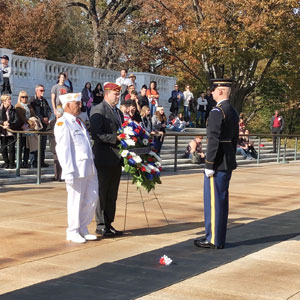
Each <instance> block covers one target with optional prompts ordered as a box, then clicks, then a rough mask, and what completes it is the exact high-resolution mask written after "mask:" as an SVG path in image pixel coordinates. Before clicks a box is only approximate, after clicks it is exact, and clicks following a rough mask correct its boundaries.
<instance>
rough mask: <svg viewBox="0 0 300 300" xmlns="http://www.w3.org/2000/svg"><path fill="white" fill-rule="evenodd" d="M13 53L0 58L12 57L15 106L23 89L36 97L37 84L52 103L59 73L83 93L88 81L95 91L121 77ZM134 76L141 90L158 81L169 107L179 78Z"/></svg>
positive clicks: (163, 102)
mask: <svg viewBox="0 0 300 300" xmlns="http://www.w3.org/2000/svg"><path fill="white" fill-rule="evenodd" d="M13 52H14V51H13V50H10V49H5V48H0V56H2V55H7V56H8V57H9V58H10V60H9V64H10V66H11V67H12V76H11V80H10V82H11V86H12V91H13V95H12V96H13V103H16V101H17V97H18V94H19V91H21V90H25V91H26V92H27V93H28V94H29V96H33V95H34V89H35V86H36V85H37V84H42V85H44V86H45V97H46V98H47V99H48V100H50V91H51V87H52V86H53V85H54V84H55V83H56V82H57V77H58V74H59V73H60V72H65V71H66V72H68V75H69V79H70V80H71V81H72V83H73V87H74V91H75V92H80V91H81V90H82V88H83V87H84V85H85V83H86V82H88V81H89V82H91V84H92V89H94V88H95V86H96V84H97V83H98V82H100V83H101V84H102V85H103V83H104V82H107V81H110V82H115V81H116V79H117V78H118V77H119V76H120V72H119V71H111V70H103V69H98V68H93V67H87V66H80V65H74V64H67V63H62V62H56V61H50V60H45V59H39V58H34V57H26V56H20V55H15V54H13ZM130 73H131V72H130ZM134 74H135V75H136V77H137V79H136V82H137V89H138V90H139V89H140V88H141V86H142V85H143V84H146V85H147V86H149V83H150V81H156V82H157V88H158V91H159V93H160V105H162V106H164V107H165V108H168V107H169V106H170V104H169V103H168V99H169V97H170V95H171V91H172V90H173V86H174V84H175V82H176V78H174V77H167V76H161V75H155V74H151V73H143V72H134ZM49 102H50V101H49Z"/></svg>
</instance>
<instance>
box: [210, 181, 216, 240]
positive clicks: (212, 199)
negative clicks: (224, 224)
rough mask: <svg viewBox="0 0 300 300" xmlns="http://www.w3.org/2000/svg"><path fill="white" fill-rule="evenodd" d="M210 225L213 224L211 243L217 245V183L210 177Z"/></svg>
mask: <svg viewBox="0 0 300 300" xmlns="http://www.w3.org/2000/svg"><path fill="white" fill-rule="evenodd" d="M210 224H211V241H210V242H211V243H212V244H215V224H216V213H215V183H214V177H213V176H211V177H210Z"/></svg>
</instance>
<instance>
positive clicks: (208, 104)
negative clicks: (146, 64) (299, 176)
mask: <svg viewBox="0 0 300 300" xmlns="http://www.w3.org/2000/svg"><path fill="white" fill-rule="evenodd" d="M1 63H2V65H1V72H0V84H2V85H1V86H2V88H1V93H2V96H1V104H0V136H1V152H2V156H3V160H4V164H3V166H2V167H3V168H11V169H13V168H15V167H16V164H15V143H16V137H15V135H14V134H13V133H11V132H10V131H8V130H7V129H12V130H25V131H31V130H39V131H41V132H46V131H47V130H52V129H53V128H54V124H55V120H56V119H57V117H58V116H61V115H62V114H63V110H62V108H61V103H60V100H59V96H60V95H63V94H66V93H70V92H73V84H72V82H71V80H70V79H68V73H67V72H61V73H59V75H58V78H57V82H56V83H55V84H54V85H53V87H52V88H51V105H52V109H51V107H50V105H49V104H48V101H47V100H46V99H45V98H44V93H45V88H44V86H43V85H41V84H40V85H37V86H36V88H35V95H34V96H33V97H31V98H30V99H29V98H28V95H27V92H26V91H21V92H20V93H19V97H18V103H17V104H16V106H15V107H13V105H12V104H11V96H10V93H11V90H10V84H9V76H10V73H11V69H10V67H9V66H8V58H7V57H6V56H3V57H2V58H1ZM5 78H8V79H5ZM116 83H117V84H118V85H120V86H121V93H120V109H121V111H122V112H123V114H124V120H125V121H135V122H137V123H138V124H140V125H141V126H142V127H143V128H144V129H145V130H147V131H148V132H150V133H152V134H156V136H155V137H154V147H155V148H156V151H157V152H158V154H159V153H160V151H161V147H162V145H163V141H164V135H163V134H164V133H165V132H166V129H169V130H173V131H176V132H183V131H185V130H186V128H187V127H195V126H196V127H206V121H207V118H208V114H209V112H210V110H211V109H212V108H213V107H214V106H215V104H216V103H215V101H214V100H213V98H212V95H211V91H210V89H207V91H206V92H204V91H203V92H201V93H200V95H199V97H198V98H196V97H194V94H193V92H192V91H191V88H190V85H186V87H185V91H184V92H181V91H180V89H179V86H178V84H175V85H174V90H173V91H172V92H171V97H170V98H169V101H168V102H169V103H170V104H171V106H170V112H171V113H170V114H169V116H167V115H166V114H165V111H164V108H163V107H162V106H161V105H160V103H159V91H158V90H157V84H156V82H155V81H151V82H150V84H149V87H147V86H146V85H145V84H144V85H142V87H141V88H140V90H139V91H138V90H137V88H136V87H137V84H136V76H135V75H134V74H130V75H129V76H128V77H127V70H126V69H122V70H121V72H120V77H119V78H117V80H116ZM81 94H82V114H81V118H82V120H83V121H85V122H86V124H87V126H88V123H89V122H88V121H89V115H90V111H91V108H92V106H93V105H97V104H99V103H101V102H102V101H103V99H104V92H103V88H102V84H101V83H97V84H96V86H95V87H94V88H93V87H92V84H91V82H86V83H85V85H84V87H83V89H82V91H81ZM52 112H53V114H54V118H53V119H52V120H51V115H52ZM275 117H276V116H275ZM277 119H278V118H277ZM277 119H275V121H276V120H277ZM192 120H194V121H195V123H193V121H192ZM273 123H274V122H273ZM273 123H272V126H273V127H274V126H275V125H274V124H273ZM47 138H48V137H47V135H46V134H45V135H42V136H41V166H42V167H48V164H47V163H46V162H45V150H46V144H47ZM49 140H50V149H51V151H52V153H53V157H54V167H55V179H56V180H61V179H60V174H61V168H60V166H59V163H58V160H57V157H56V153H55V140H54V138H53V136H50V137H49ZM201 142H202V137H201V136H196V137H195V139H193V140H192V141H191V142H190V143H189V144H188V146H187V150H186V154H185V157H189V158H190V159H191V160H192V161H193V162H196V163H201V162H203V160H204V157H205V154H204V152H203V151H202V144H201ZM20 144H21V151H20V162H21V168H36V167H37V136H36V135H34V134H30V133H26V134H22V135H21V143H20ZM237 154H241V155H242V156H243V157H244V158H245V159H255V158H256V151H255V149H254V146H253V143H252V142H251V141H249V131H248V130H246V127H245V122H244V120H243V118H241V119H240V138H239V142H238V147H237Z"/></svg>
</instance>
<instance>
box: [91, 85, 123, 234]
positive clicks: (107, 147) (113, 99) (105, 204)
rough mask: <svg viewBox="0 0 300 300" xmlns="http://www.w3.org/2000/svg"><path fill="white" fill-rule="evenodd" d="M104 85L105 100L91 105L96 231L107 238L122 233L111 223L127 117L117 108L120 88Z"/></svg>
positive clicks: (119, 174)
mask: <svg viewBox="0 0 300 300" xmlns="http://www.w3.org/2000/svg"><path fill="white" fill-rule="evenodd" d="M103 88H104V101H102V102H101V103H100V104H98V105H96V106H94V107H93V108H92V111H91V117H90V122H91V133H92V138H93V141H94V145H93V152H94V155H95V165H96V168H97V172H98V182H99V201H98V202H97V208H96V226H97V228H96V233H97V234H100V235H102V236H104V237H114V236H119V235H122V234H123V232H122V231H118V230H116V229H115V228H114V227H113V226H112V223H113V222H114V219H115V213H116V201H117V198H118V190H119V184H120V178H121V171H122V162H123V160H122V157H121V156H120V154H119V148H118V144H119V143H120V137H119V135H118V130H119V128H120V127H121V126H122V124H123V122H124V117H123V114H122V112H121V111H120V110H119V109H118V108H117V104H118V102H119V96H120V91H121V87H120V86H119V85H117V84H115V83H112V82H107V83H106V84H105V85H104V87H103Z"/></svg>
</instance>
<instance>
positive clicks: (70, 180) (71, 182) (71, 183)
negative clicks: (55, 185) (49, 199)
mask: <svg viewBox="0 0 300 300" xmlns="http://www.w3.org/2000/svg"><path fill="white" fill-rule="evenodd" d="M65 182H66V184H67V185H68V186H70V187H72V186H73V183H74V181H73V178H71V179H65Z"/></svg>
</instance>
